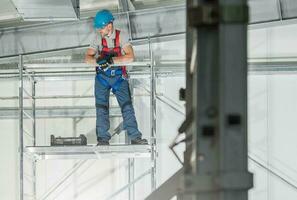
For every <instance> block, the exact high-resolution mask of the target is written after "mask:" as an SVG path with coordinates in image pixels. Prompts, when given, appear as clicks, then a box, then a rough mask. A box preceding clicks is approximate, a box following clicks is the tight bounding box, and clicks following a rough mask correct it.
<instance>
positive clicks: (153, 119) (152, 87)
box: [148, 37, 157, 191]
mask: <svg viewBox="0 0 297 200" xmlns="http://www.w3.org/2000/svg"><path fill="white" fill-rule="evenodd" d="M148 44H149V56H150V61H151V63H150V82H151V83H150V90H151V96H150V109H151V113H150V121H151V147H152V154H151V162H152V171H151V187H152V191H153V190H155V189H156V185H157V184H156V183H157V181H156V172H157V171H156V166H157V162H156V80H155V79H156V77H155V69H154V67H155V62H154V56H153V49H152V44H151V39H150V37H149V38H148Z"/></svg>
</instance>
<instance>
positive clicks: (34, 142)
mask: <svg viewBox="0 0 297 200" xmlns="http://www.w3.org/2000/svg"><path fill="white" fill-rule="evenodd" d="M32 75H33V78H32V79H33V82H32V116H33V121H32V129H33V146H36V99H35V95H36V81H35V80H34V72H33V73H32ZM32 165H33V166H32V168H33V179H34V182H33V195H34V196H33V199H34V200H35V199H36V196H37V185H36V160H35V159H34V160H33V163H32Z"/></svg>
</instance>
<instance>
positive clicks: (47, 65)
mask: <svg viewBox="0 0 297 200" xmlns="http://www.w3.org/2000/svg"><path fill="white" fill-rule="evenodd" d="M25 65H26V69H30V70H33V69H54V68H59V69H63V68H65V67H66V68H72V69H73V68H78V69H80V68H87V69H89V68H93V69H94V68H95V67H97V66H98V65H97V64H96V65H93V64H86V63H37V64H33V63H32V64H29V63H28V64H25ZM149 65H150V63H148V62H131V63H120V64H110V65H109V66H110V67H121V66H127V67H144V68H146V67H149ZM29 75H30V74H29Z"/></svg>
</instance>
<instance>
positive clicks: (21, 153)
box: [18, 55, 24, 200]
mask: <svg viewBox="0 0 297 200" xmlns="http://www.w3.org/2000/svg"><path fill="white" fill-rule="evenodd" d="M18 68H19V165H20V166H19V167H20V172H19V178H20V180H19V181H20V183H19V184H20V185H19V187H20V188H19V192H20V194H19V198H20V200H23V197H24V196H23V194H24V172H23V169H24V166H23V165H24V162H23V161H24V155H23V146H24V138H23V130H24V129H23V128H24V127H23V126H24V124H23V121H24V120H23V117H24V115H23V112H24V104H23V99H24V96H23V87H24V82H23V56H22V55H19V66H18Z"/></svg>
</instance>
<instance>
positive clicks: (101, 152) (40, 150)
mask: <svg viewBox="0 0 297 200" xmlns="http://www.w3.org/2000/svg"><path fill="white" fill-rule="evenodd" d="M148 45H149V56H150V60H149V62H135V63H127V64H126V63H124V64H123V63H122V64H120V65H115V64H114V65H113V66H123V65H125V66H127V67H128V70H129V67H130V69H131V68H133V69H135V67H137V68H138V67H145V68H149V71H148V72H149V78H150V95H149V96H150V122H151V130H150V138H151V142H150V144H149V145H110V146H76V147H73V146H71V147H53V146H36V115H37V113H36V99H37V98H36V97H37V96H36V87H35V86H36V82H37V80H36V79H35V75H36V74H35V71H34V70H36V69H41V68H42V69H45V68H47V67H44V66H42V65H40V66H38V65H37V66H32V65H30V64H29V65H27V64H26V65H25V64H24V59H23V55H19V64H18V70H19V98H18V99H19V156H20V159H19V164H20V175H19V176H20V177H19V178H20V197H19V198H20V200H23V199H25V198H26V197H28V198H30V199H34V200H36V199H37V196H36V195H37V194H36V162H37V161H38V160H41V159H80V160H86V159H101V158H119V157H120V158H128V184H127V185H126V186H125V187H123V188H121V189H120V190H118V191H116V192H115V193H114V194H112V195H111V196H115V195H117V194H119V193H120V192H122V191H124V190H125V189H129V199H132V200H133V199H135V198H134V184H135V183H136V182H137V181H138V180H140V179H141V178H143V177H145V176H146V175H147V174H151V190H152V191H153V190H155V188H156V156H157V148H156V127H155V126H156V94H157V93H156V91H155V90H156V82H155V81H156V80H155V79H156V76H155V68H154V65H155V62H154V56H153V50H152V47H151V41H150V39H148ZM54 65H56V66H54V68H56V69H58V68H59V67H61V66H62V65H57V64H54ZM74 67H75V68H76V69H86V68H89V69H91V68H94V66H92V65H87V64H74ZM89 72H91V70H89ZM93 73H94V72H93ZM25 79H28V80H29V81H30V83H31V93H30V92H28V91H26V89H25V88H24V80H25ZM25 95H26V96H25ZM61 97H62V98H63V97H64V96H61ZM39 98H40V97H39ZM39 98H38V99H39ZM52 98H59V96H54V97H52ZM74 98H80V96H75V97H74ZM82 98H84V96H82ZM8 99H9V98H8ZM27 99H31V100H32V104H31V106H32V108H31V109H29V108H28V107H25V106H24V100H27ZM41 99H42V98H41ZM30 110H31V115H30V114H29V112H30ZM25 119H31V121H32V135H31V141H32V144H31V145H28V146H26V145H25V141H24V136H26V135H29V136H30V134H31V133H30V131H27V130H25V128H24V120H25ZM139 157H150V158H151V163H152V164H151V168H150V169H149V170H147V171H146V172H145V173H143V174H142V175H140V176H139V177H137V178H136V179H134V158H139ZM24 158H29V159H30V160H31V161H32V164H33V165H32V166H33V167H32V169H33V177H32V183H33V194H25V193H24V184H25V183H24V178H25V173H24ZM79 167H80V165H78V166H76V167H74V168H73V169H72V170H71V172H70V173H69V174H68V176H67V177H66V178H68V177H69V176H71V175H72V174H73V173H74V172H75V171H76V170H77V169H78V168H79ZM131 169H132V170H131ZM64 180H65V177H64V178H62V179H61V181H60V182H58V183H57V184H56V185H57V187H59V186H60V185H61V184H62V182H63V181H64ZM55 189H56V187H55ZM55 189H54V190H55ZM50 193H52V191H48V192H46V193H45V194H43V195H42V196H41V197H40V199H46V197H47V196H48V195H49V194H50Z"/></svg>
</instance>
